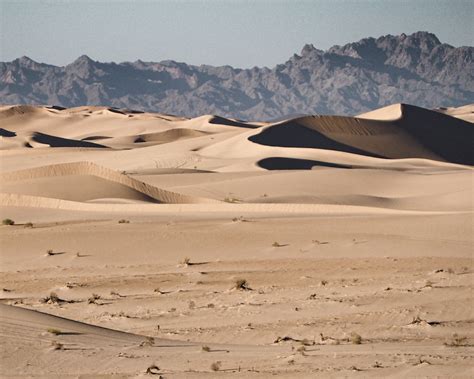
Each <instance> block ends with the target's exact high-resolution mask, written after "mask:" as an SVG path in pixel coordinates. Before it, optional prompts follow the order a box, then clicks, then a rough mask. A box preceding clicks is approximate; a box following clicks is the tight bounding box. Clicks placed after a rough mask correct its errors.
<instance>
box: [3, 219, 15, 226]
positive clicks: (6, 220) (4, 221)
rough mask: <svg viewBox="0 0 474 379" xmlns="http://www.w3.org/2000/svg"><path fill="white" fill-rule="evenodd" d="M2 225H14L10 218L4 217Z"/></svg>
mask: <svg viewBox="0 0 474 379" xmlns="http://www.w3.org/2000/svg"><path fill="white" fill-rule="evenodd" d="M2 225H15V221H13V220H12V219H10V218H5V219H3V220H2Z"/></svg>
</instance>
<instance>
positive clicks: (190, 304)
mask: <svg viewBox="0 0 474 379" xmlns="http://www.w3.org/2000/svg"><path fill="white" fill-rule="evenodd" d="M188 308H189V309H194V308H196V303H195V302H194V301H192V300H189V302H188Z"/></svg>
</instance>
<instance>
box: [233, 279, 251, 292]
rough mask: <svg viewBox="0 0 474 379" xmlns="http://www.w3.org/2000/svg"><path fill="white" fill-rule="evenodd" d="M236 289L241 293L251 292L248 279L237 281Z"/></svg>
mask: <svg viewBox="0 0 474 379" xmlns="http://www.w3.org/2000/svg"><path fill="white" fill-rule="evenodd" d="M234 288H235V289H236V290H241V291H249V290H251V288H250V287H249V284H248V282H247V280H246V279H237V280H236V281H235V283H234Z"/></svg>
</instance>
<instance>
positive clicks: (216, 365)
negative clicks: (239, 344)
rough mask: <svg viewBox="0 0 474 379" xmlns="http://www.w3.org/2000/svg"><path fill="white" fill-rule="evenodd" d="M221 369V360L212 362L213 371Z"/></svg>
mask: <svg viewBox="0 0 474 379" xmlns="http://www.w3.org/2000/svg"><path fill="white" fill-rule="evenodd" d="M220 369H221V361H217V362H214V363H212V364H211V370H212V371H219V370H220Z"/></svg>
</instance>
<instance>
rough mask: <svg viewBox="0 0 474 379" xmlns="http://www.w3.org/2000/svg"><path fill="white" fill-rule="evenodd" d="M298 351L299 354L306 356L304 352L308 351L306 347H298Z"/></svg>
mask: <svg viewBox="0 0 474 379" xmlns="http://www.w3.org/2000/svg"><path fill="white" fill-rule="evenodd" d="M296 351H297V352H298V353H301V354H302V355H304V352H305V351H306V346H304V345H301V346H300V347H298V348H297V349H296Z"/></svg>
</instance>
